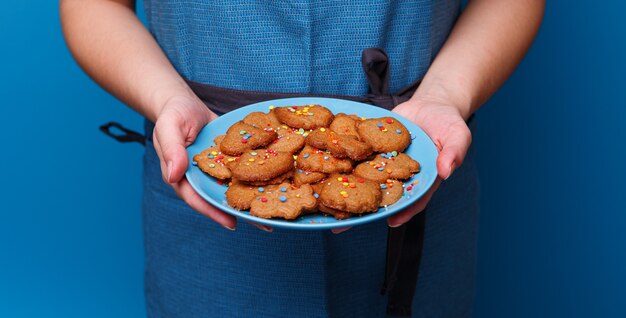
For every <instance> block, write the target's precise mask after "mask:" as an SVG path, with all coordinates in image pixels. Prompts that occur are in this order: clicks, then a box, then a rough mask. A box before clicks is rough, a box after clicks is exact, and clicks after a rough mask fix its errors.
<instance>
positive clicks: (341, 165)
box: [296, 145, 352, 173]
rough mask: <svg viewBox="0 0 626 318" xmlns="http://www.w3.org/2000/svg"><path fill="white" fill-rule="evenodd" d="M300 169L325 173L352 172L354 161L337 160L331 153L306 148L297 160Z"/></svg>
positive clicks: (309, 147) (307, 146)
mask: <svg viewBox="0 0 626 318" xmlns="http://www.w3.org/2000/svg"><path fill="white" fill-rule="evenodd" d="M296 166H297V167H298V169H302V170H306V171H315V172H323V173H335V172H350V171H352V160H350V159H339V158H335V157H334V156H333V155H331V154H330V152H329V151H327V150H326V151H324V150H320V149H317V148H314V147H311V146H309V145H306V146H304V148H303V149H302V151H300V154H299V155H298V158H297V159H296Z"/></svg>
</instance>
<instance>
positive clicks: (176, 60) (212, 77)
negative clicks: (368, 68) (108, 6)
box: [144, 0, 478, 317]
mask: <svg viewBox="0 0 626 318" xmlns="http://www.w3.org/2000/svg"><path fill="white" fill-rule="evenodd" d="M145 5H146V8H147V17H148V21H149V24H150V30H151V32H152V33H153V34H154V36H155V37H156V39H157V40H158V42H159V44H160V45H161V46H162V47H163V49H164V51H165V52H166V54H167V56H168V57H169V59H170V60H171V61H172V63H173V64H174V65H175V67H176V68H177V70H178V71H179V72H180V73H181V74H182V75H183V76H184V77H185V78H187V79H189V80H193V81H196V82H200V83H207V84H212V85H216V86H222V87H228V88H234V89H243V90H263V91H277V92H300V93H324V94H348V95H364V94H366V93H367V82H366V80H365V75H364V74H363V72H362V70H361V66H360V56H361V55H360V54H361V50H362V49H364V48H367V47H381V48H384V49H385V50H386V51H387V53H388V54H389V57H390V60H391V63H392V64H391V78H392V80H391V90H392V91H395V90H397V89H399V88H401V87H403V86H405V85H407V84H409V83H411V82H413V81H415V80H416V79H419V78H420V77H421V76H422V75H423V74H424V72H425V71H426V69H427V68H428V66H429V65H430V62H431V60H432V58H433V57H434V55H435V54H436V52H437V51H438V49H439V47H440V46H441V44H442V43H443V41H444V40H445V38H446V36H447V34H448V32H449V30H450V28H451V26H452V24H453V21H454V19H455V17H456V14H457V13H458V7H459V3H458V1H350V2H347V1H346V2H338V1H285V2H283V1H202V0H195V1H191V0H183V1H180V0H179V1H176V0H146V1H145ZM151 132H152V126H151V124H150V123H147V127H146V134H147V135H148V137H149V138H148V142H147V145H146V155H145V159H144V160H145V162H144V163H145V170H144V181H145V182H144V184H145V185H144V231H145V248H146V279H145V284H146V300H147V307H148V314H149V316H150V317H381V316H384V315H385V306H386V298H385V297H383V296H380V295H379V293H378V291H379V289H380V287H381V283H382V280H383V274H384V261H385V243H386V226H385V222H384V221H381V222H377V223H373V224H369V225H364V226H359V227H356V228H353V229H351V230H350V231H348V232H345V233H342V234H340V235H334V234H331V233H330V232H329V231H323V232H303V231H293V230H282V229H275V231H274V233H265V232H262V231H260V230H258V229H257V228H255V227H252V226H250V225H248V224H247V223H245V222H241V223H240V224H239V226H238V229H237V231H235V232H230V231H227V230H225V229H223V228H222V227H220V226H219V225H217V224H215V223H213V222H212V221H211V220H209V219H207V218H205V217H203V216H201V215H199V214H198V213H196V212H194V211H192V210H191V209H190V208H188V207H187V206H186V205H185V204H184V203H183V202H182V201H180V200H179V199H178V198H177V197H176V195H175V194H174V192H173V191H172V190H171V188H169V187H168V186H167V185H165V184H164V183H163V182H162V180H161V177H160V170H159V169H160V168H159V164H158V159H157V157H156V154H155V152H154V148H153V144H152V142H151V138H150V135H151ZM477 197H478V185H477V178H476V174H475V171H474V166H473V162H472V159H471V157H470V158H468V159H467V161H466V162H465V163H464V165H463V166H462V167H461V168H460V169H459V170H458V171H457V172H456V173H455V175H454V176H453V177H452V178H451V179H450V180H448V181H446V182H445V183H444V184H443V185H442V187H441V188H440V190H439V191H438V192H437V193H436V195H435V197H434V198H433V200H432V201H431V203H430V205H429V213H428V215H427V221H426V222H427V226H426V237H425V247H424V255H423V259H422V265H421V269H420V280H419V284H418V290H417V293H416V296H415V298H414V316H416V317H467V316H469V315H470V313H471V305H472V302H473V287H474V261H475V252H476V247H475V243H476V224H477V213H478V202H477Z"/></svg>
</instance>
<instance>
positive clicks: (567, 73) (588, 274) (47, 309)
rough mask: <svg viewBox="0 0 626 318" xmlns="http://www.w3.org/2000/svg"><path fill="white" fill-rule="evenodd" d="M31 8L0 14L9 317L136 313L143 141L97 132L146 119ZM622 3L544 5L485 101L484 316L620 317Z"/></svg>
mask: <svg viewBox="0 0 626 318" xmlns="http://www.w3.org/2000/svg"><path fill="white" fill-rule="evenodd" d="M32 3H33V2H31V1H12V2H7V3H4V4H3V8H2V10H0V35H1V41H2V42H1V43H2V50H0V61H2V71H1V72H0V74H1V76H0V98H1V99H2V103H3V105H4V107H3V113H2V114H1V115H0V145H2V150H1V155H0V167H2V169H1V170H0V178H1V179H0V180H2V183H0V187H1V189H0V190H1V191H0V198H1V202H2V207H1V208H0V317H139V316H142V315H144V314H145V311H144V308H143V295H142V262H143V250H142V242H141V215H140V194H141V180H140V177H141V173H140V172H141V156H142V148H141V147H140V146H139V145H137V144H131V145H120V144H117V143H115V142H113V141H112V140H111V139H108V138H107V137H105V136H104V135H103V134H101V133H100V132H99V131H98V130H97V127H98V126H99V125H100V124H102V123H104V122H105V121H108V120H111V119H115V120H118V121H121V122H123V123H124V124H126V125H127V126H129V127H131V128H134V129H136V130H141V126H142V119H141V117H140V116H138V115H137V114H135V113H133V112H132V111H130V110H129V109H127V108H126V107H124V106H123V105H122V104H121V103H120V102H118V101H116V100H115V99H114V98H113V97H111V96H109V95H108V94H107V93H106V92H104V91H102V90H101V89H100V88H98V86H97V85H95V84H94V83H93V82H92V81H91V80H89V78H87V77H86V76H85V75H84V74H83V73H82V72H81V70H80V69H79V68H78V67H77V66H76V64H75V63H74V62H73V60H72V58H71V56H70V55H69V53H68V51H67V49H66V48H65V44H64V42H63V38H62V35H61V31H60V27H59V21H58V9H57V3H56V1H38V3H37V5H33V4H32ZM563 3H566V5H564V4H563ZM624 13H626V4H625V3H623V2H621V1H606V2H604V3H603V4H592V3H591V1H580V2H578V1H568V2H562V3H561V4H557V3H555V2H550V3H549V4H548V7H547V12H546V17H545V20H544V24H543V27H542V29H541V31H540V34H539V36H538V38H537V40H536V42H535V44H534V46H533V47H532V49H531V50H530V52H529V54H528V55H527V57H526V59H525V60H524V62H523V63H522V64H521V65H520V67H519V68H518V70H517V71H516V72H515V74H514V75H513V76H512V77H511V79H510V80H509V81H508V82H507V83H506V84H505V85H504V86H503V88H502V89H501V90H500V91H499V92H498V93H497V94H496V95H495V96H494V97H493V98H492V99H491V101H490V102H489V103H488V104H487V105H485V106H484V107H483V109H482V110H481V111H480V115H479V116H478V130H477V131H476V133H475V143H476V146H477V150H478V163H479V168H480V171H481V181H482V207H483V209H482V212H481V217H480V240H479V259H478V261H479V263H478V290H477V298H476V316H477V317H626V303H625V302H624V300H625V295H626V245H625V241H626V240H625V239H626V237H625V236H626V235H625V234H624V229H625V228H626V186H624V179H625V178H626V164H625V161H626V160H625V159H626V142H625V141H624V140H626V128H625V127H624V126H625V123H626V77H625V74H626V22H625V20H624Z"/></svg>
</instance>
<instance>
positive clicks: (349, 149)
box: [306, 128, 373, 161]
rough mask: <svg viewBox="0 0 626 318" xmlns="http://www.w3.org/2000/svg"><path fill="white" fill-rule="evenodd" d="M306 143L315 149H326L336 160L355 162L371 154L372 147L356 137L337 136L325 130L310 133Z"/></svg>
mask: <svg viewBox="0 0 626 318" xmlns="http://www.w3.org/2000/svg"><path fill="white" fill-rule="evenodd" d="M306 143H307V144H308V145H311V146H313V147H315V148H320V149H326V150H328V151H330V153H331V154H332V155H333V156H335V157H337V158H350V159H352V160H355V161H361V160H363V159H365V158H367V157H368V156H369V155H371V154H372V152H373V150H372V146H370V145H369V144H368V143H365V142H362V141H359V140H358V139H357V137H356V136H353V135H343V134H338V133H336V132H334V131H332V130H330V129H326V128H320V129H318V130H315V131H313V132H311V133H310V134H309V137H307V139H306Z"/></svg>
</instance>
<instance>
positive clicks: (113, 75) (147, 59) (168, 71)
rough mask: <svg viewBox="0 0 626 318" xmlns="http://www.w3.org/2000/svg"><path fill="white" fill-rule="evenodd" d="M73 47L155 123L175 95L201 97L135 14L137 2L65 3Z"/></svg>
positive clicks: (97, 75)
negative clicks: (196, 94)
mask: <svg viewBox="0 0 626 318" xmlns="http://www.w3.org/2000/svg"><path fill="white" fill-rule="evenodd" d="M61 21H62V25H63V33H64V35H65V38H66V41H67V44H68V47H69V48H70V51H71V52H72V54H73V55H74V57H75V59H76V61H77V62H78V63H79V65H80V66H81V67H82V68H83V69H84V70H85V72H87V73H88V74H89V75H90V76H91V77H92V78H93V79H94V80H95V81H96V82H98V83H99V84H100V85H101V86H102V87H104V88H105V89H106V90H108V91H109V92H111V93H112V94H113V95H115V96H116V97H118V98H119V99H120V100H122V101H123V102H124V103H126V104H128V105H129V106H131V107H133V108H134V109H135V110H137V111H138V112H140V113H142V114H144V115H145V116H146V117H148V118H149V119H150V120H152V121H155V120H156V118H157V116H158V114H159V113H160V111H161V107H162V106H163V105H164V104H165V103H166V101H167V100H168V99H169V98H172V97H174V96H183V95H184V96H195V95H193V92H191V90H190V89H189V87H188V86H187V84H186V83H185V81H184V80H183V79H182V78H181V76H180V75H179V74H178V73H177V72H176V70H175V69H174V67H173V66H172V65H171V63H170V62H169V61H168V59H167V57H166V56H165V54H164V53H163V51H162V50H161V48H160V47H159V45H158V44H157V43H156V41H155V40H154V38H153V37H152V36H151V34H150V33H149V32H148V31H147V30H146V28H145V27H144V26H143V25H142V23H141V22H140V21H139V19H138V18H137V16H136V15H135V13H134V0H117V1H113V0H61Z"/></svg>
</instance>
